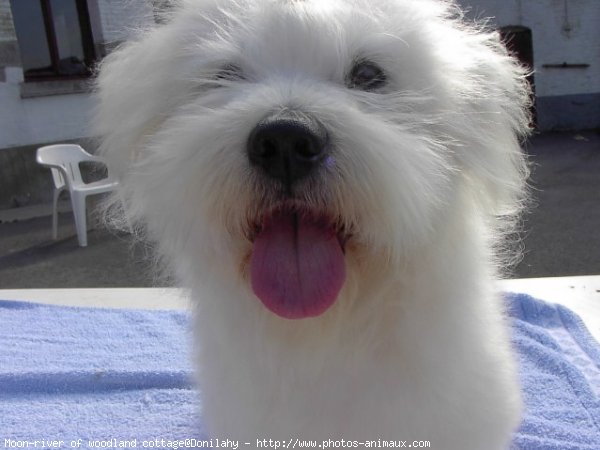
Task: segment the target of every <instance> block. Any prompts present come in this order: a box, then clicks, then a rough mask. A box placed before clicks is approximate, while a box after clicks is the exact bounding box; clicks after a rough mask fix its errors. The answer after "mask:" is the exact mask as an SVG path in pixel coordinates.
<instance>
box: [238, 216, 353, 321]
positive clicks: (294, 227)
mask: <svg viewBox="0 0 600 450" xmlns="http://www.w3.org/2000/svg"><path fill="white" fill-rule="evenodd" d="M346 240H347V234H346V233H345V232H344V231H343V230H342V229H340V227H339V226H337V225H336V221H334V220H332V219H331V218H330V217H328V216H327V215H325V214H318V213H314V212H311V211H304V210H300V209H297V208H289V207H283V208H277V209H275V210H273V211H270V212H269V213H268V214H266V215H265V216H264V217H263V218H262V220H261V223H260V224H259V225H258V226H256V231H255V233H254V234H253V236H252V242H253V247H252V255H251V257H250V280H251V285H252V290H253V291H254V293H255V295H256V296H257V297H258V298H259V299H260V300H261V301H262V303H263V304H264V305H265V306H266V307H267V308H268V309H269V310H270V311H271V312H273V313H275V314H277V315H278V316H280V317H283V318H286V319H303V318H308V317H316V316H319V315H321V314H323V313H324V312H325V311H327V309H329V308H330V307H331V306H332V305H333V304H334V303H335V300H336V299H337V297H338V294H339V292H340V290H341V288H342V286H343V284H344V281H345V279H346V265H345V260H344V246H345V243H346Z"/></svg>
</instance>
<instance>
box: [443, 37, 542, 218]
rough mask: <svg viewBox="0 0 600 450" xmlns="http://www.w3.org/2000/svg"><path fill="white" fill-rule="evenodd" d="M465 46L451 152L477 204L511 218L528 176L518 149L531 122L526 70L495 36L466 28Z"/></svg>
mask: <svg viewBox="0 0 600 450" xmlns="http://www.w3.org/2000/svg"><path fill="white" fill-rule="evenodd" d="M463 44H464V45H463V46H462V48H459V49H457V50H456V52H460V55H459V54H456V55H457V60H456V62H455V67H454V70H455V72H458V73H456V78H455V81H454V84H455V85H454V87H453V91H454V95H455V103H456V104H457V105H458V108H457V110H456V111H455V112H453V113H451V114H450V115H449V118H450V120H449V124H450V126H451V127H452V130H451V131H450V134H451V136H453V137H454V138H456V140H457V145H456V146H454V151H455V154H456V155H457V158H458V159H459V161H460V165H461V169H463V171H464V174H465V176H466V179H467V180H468V182H470V183H472V184H473V186H472V188H473V189H471V190H472V192H475V193H478V194H479V195H478V197H479V198H478V200H479V201H480V202H481V204H482V205H483V206H484V207H486V209H487V210H488V211H489V212H490V213H491V214H494V215H507V216H510V215H512V214H514V213H515V212H518V211H519V210H520V209H521V206H522V201H523V198H524V191H525V189H524V187H525V180H526V179H527V176H528V175H529V171H528V164H527V161H526V158H525V156H524V154H523V152H522V150H521V144H522V142H523V140H524V138H525V137H526V136H527V135H528V134H529V132H530V123H531V117H530V106H531V94H530V87H529V84H528V82H527V79H526V76H527V70H526V69H525V68H523V67H522V66H521V65H520V64H519V63H518V62H517V61H516V59H514V58H513V57H512V56H510V55H509V54H508V52H507V50H506V48H505V47H504V45H503V44H502V43H501V41H500V38H499V35H498V34H497V33H484V32H475V31H473V30H469V31H467V32H465V33H464V37H463ZM449 76H452V74H449ZM459 80H460V81H459Z"/></svg>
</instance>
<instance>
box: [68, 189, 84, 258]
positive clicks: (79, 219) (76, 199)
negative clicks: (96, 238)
mask: <svg viewBox="0 0 600 450" xmlns="http://www.w3.org/2000/svg"><path fill="white" fill-rule="evenodd" d="M71 202H72V203H73V216H74V217H75V228H76V229H77V240H78V241H79V246H80V247H87V220H86V210H85V195H77V194H75V193H74V194H72V196H71Z"/></svg>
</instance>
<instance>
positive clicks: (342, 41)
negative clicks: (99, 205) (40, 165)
mask: <svg viewBox="0 0 600 450" xmlns="http://www.w3.org/2000/svg"><path fill="white" fill-rule="evenodd" d="M98 85H99V98H100V109H99V115H98V120H97V123H98V128H97V129H98V131H99V133H100V134H102V135H103V137H104V141H103V152H104V154H105V155H106V156H108V158H109V160H110V161H111V163H112V168H113V169H116V170H117V171H118V173H119V176H120V178H121V182H122V186H123V190H122V193H121V194H122V195H121V196H120V197H119V198H124V199H125V204H126V211H127V214H128V218H129V220H130V221H139V222H142V223H144V224H145V225H146V227H147V230H148V233H149V237H150V238H151V239H154V240H157V241H158V242H159V243H160V250H161V252H162V253H164V254H166V255H168V256H169V257H170V258H171V259H172V260H174V261H177V262H178V263H179V264H180V265H181V266H182V267H184V268H183V269H182V270H184V271H185V270H188V269H189V268H190V267H191V268H192V271H203V272H204V271H206V272H208V273H211V274H214V273H228V276H230V275H231V274H232V273H234V274H235V276H236V277H238V279H239V280H241V281H242V282H243V283H247V285H248V286H249V287H251V288H252V290H253V291H254V293H255V294H256V295H257V296H258V297H259V298H260V299H261V300H262V301H263V303H264V304H265V305H266V306H267V307H268V308H269V309H270V310H271V311H273V312H275V313H277V314H278V315H280V316H283V317H288V318H297V317H306V316H315V315H319V314H321V313H322V312H323V311H325V310H326V309H327V308H328V307H329V306H330V305H331V304H332V303H333V302H334V300H335V299H336V297H337V296H338V293H339V291H340V289H341V288H342V287H343V286H344V284H345V283H346V276H347V268H348V267H349V266H353V267H354V266H356V267H359V266H360V265H361V264H366V261H368V262H369V263H373V261H376V262H377V264H379V265H380V266H381V267H379V268H378V269H377V270H385V268H384V267H383V266H395V265H398V264H401V263H403V262H405V261H406V260H407V259H410V257H411V255H412V254H414V253H415V252H418V251H420V250H419V249H421V248H423V246H427V245H430V244H429V243H430V242H431V241H432V237H433V236H435V235H436V234H437V233H439V232H440V230H441V229H442V228H443V227H444V226H445V222H446V221H447V220H449V217H450V216H451V215H452V214H456V210H457V209H460V212H461V213H464V212H465V211H464V208H463V206H462V205H464V204H465V202H467V203H470V204H471V205H476V207H475V208H476V209H478V210H479V211H481V215H482V217H484V218H486V217H487V218H490V217H494V216H497V215H505V214H511V213H513V212H514V211H515V210H516V209H517V206H518V201H519V196H520V193H521V190H522V183H523V180H524V176H525V173H526V168H525V164H524V162H523V158H522V156H521V153H520V149H519V145H518V136H519V135H520V134H522V133H524V132H525V131H526V129H527V124H528V118H527V112H526V106H527V101H528V96H527V88H526V83H525V81H524V73H523V71H522V69H521V68H519V67H518V66H517V65H516V64H515V63H514V61H513V60H512V59H511V58H510V57H509V56H508V55H507V54H506V52H505V50H504V49H503V47H502V46H501V44H500V43H499V41H498V38H497V36H496V35H495V34H493V33H486V32H484V31H482V30H480V29H477V28H476V27H475V26H473V25H470V26H468V25H465V24H463V23H462V22H461V19H460V17H459V12H458V10H457V9H456V8H454V6H453V5H451V4H449V3H448V2H440V1H430V0H386V1H380V2H371V1H367V0H353V1H349V0H348V1H344V0H327V1H325V0H304V1H300V0H298V1H293V0H288V1H285V0H223V1H217V0H186V1H182V2H181V4H180V5H179V6H178V7H177V9H176V10H175V11H174V12H172V15H171V17H170V18H169V20H168V21H167V22H166V24H163V25H159V26H157V27H156V28H155V29H153V30H149V31H145V32H142V33H141V34H140V36H139V37H138V38H137V39H135V40H134V41H133V42H130V43H127V44H126V45H123V46H122V47H121V48H119V49H118V50H116V51H115V52H113V53H112V54H111V55H109V56H108V57H107V58H106V60H105V61H104V63H103V64H102V67H101V71H100V75H99V82H98ZM465 198H467V200H465ZM211 276H213V275H211Z"/></svg>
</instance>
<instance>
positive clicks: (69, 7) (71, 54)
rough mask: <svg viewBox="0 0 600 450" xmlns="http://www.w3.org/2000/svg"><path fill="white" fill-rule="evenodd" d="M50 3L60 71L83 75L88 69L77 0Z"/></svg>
mask: <svg viewBox="0 0 600 450" xmlns="http://www.w3.org/2000/svg"><path fill="white" fill-rule="evenodd" d="M50 5H51V10H52V18H53V21H54V32H55V33H56V44H57V47H58V58H59V61H58V71H59V73H60V74H61V75H83V74H85V73H86V72H87V69H86V67H85V63H84V60H85V56H84V52H83V44H82V41H81V26H80V25H79V16H78V15H77V7H76V5H75V1H74V0H52V1H51V3H50Z"/></svg>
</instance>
